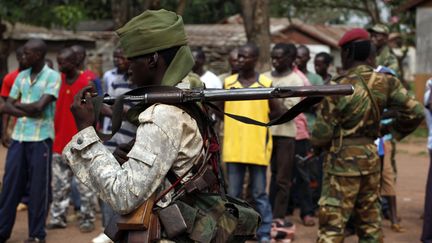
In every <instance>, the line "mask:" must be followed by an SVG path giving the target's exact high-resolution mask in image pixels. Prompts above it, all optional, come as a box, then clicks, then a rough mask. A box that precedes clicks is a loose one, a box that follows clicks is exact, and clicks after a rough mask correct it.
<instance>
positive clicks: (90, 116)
mask: <svg viewBox="0 0 432 243" xmlns="http://www.w3.org/2000/svg"><path fill="white" fill-rule="evenodd" d="M93 96H95V90H94V87H93V86H91V85H89V86H87V87H85V88H84V89H82V90H81V91H80V92H78V94H76V95H75V97H74V102H73V104H72V106H71V112H72V114H73V116H74V118H75V123H76V125H77V128H78V130H79V131H81V130H83V129H84V128H87V127H89V126H93V125H94V124H95V121H96V119H95V114H94V107H93V103H92V101H91V98H92V97H93Z"/></svg>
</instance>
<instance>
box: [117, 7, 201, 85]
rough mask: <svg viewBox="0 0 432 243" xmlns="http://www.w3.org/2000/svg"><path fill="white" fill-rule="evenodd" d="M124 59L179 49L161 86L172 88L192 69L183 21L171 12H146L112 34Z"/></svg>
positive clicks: (162, 10) (192, 63) (191, 57)
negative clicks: (118, 40) (118, 42)
mask: <svg viewBox="0 0 432 243" xmlns="http://www.w3.org/2000/svg"><path fill="white" fill-rule="evenodd" d="M116 33H117V34H118V36H119V37H120V46H121V47H122V48H123V50H124V53H125V56H126V57H127V58H132V57H138V56H142V55H146V54H151V53H154V52H158V51H162V50H165V49H168V48H171V47H179V49H178V51H177V54H176V55H175V57H174V59H173V60H172V62H171V64H170V65H169V67H168V68H167V70H166V71H165V74H164V77H163V79H162V85H170V86H173V85H175V84H177V83H178V82H180V81H181V80H182V79H183V78H184V77H185V76H186V75H187V74H188V73H189V71H190V70H191V69H192V67H193V65H194V59H193V56H192V53H191V51H190V49H189V47H188V46H187V37H186V32H185V30H184V24H183V19H182V17H181V16H179V15H177V14H176V13H174V12H170V11H167V10H165V9H161V10H146V11H144V12H143V13H142V14H140V15H138V16H136V17H134V18H133V19H131V20H130V21H129V22H127V23H126V24H125V25H124V26H123V27H121V28H120V29H118V30H117V31H116Z"/></svg>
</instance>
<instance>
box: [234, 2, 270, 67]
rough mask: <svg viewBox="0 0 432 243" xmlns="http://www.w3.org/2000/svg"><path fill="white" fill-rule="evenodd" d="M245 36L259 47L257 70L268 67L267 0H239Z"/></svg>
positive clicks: (268, 29)
mask: <svg viewBox="0 0 432 243" xmlns="http://www.w3.org/2000/svg"><path fill="white" fill-rule="evenodd" d="M240 3H241V7H242V16H243V23H244V26H245V31H246V37H247V39H248V41H249V42H253V43H255V44H256V45H257V46H258V47H259V48H260V56H259V58H258V67H257V68H258V70H260V71H264V70H268V69H270V64H269V60H270V44H271V40H270V19H269V11H268V6H269V0H240Z"/></svg>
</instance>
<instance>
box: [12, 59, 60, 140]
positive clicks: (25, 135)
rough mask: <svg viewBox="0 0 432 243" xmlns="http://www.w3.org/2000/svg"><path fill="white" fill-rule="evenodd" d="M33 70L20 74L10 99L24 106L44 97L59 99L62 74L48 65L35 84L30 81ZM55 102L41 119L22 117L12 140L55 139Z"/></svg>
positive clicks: (48, 107) (48, 106) (47, 107)
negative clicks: (45, 95) (49, 96)
mask: <svg viewBox="0 0 432 243" xmlns="http://www.w3.org/2000/svg"><path fill="white" fill-rule="evenodd" d="M30 74H31V68H28V69H26V70H23V71H22V72H20V73H19V74H18V76H17V78H16V79H15V83H14V85H13V86H12V90H11V92H10V95H9V97H11V98H13V99H16V100H18V101H19V102H21V103H23V104H29V103H34V102H37V101H39V100H40V98H41V97H42V95H44V94H47V95H52V96H54V97H55V98H57V97H58V92H59V88H60V84H61V78H60V74H59V73H58V72H56V71H54V70H53V69H51V68H49V67H48V66H47V65H45V66H44V67H43V69H42V70H41V71H40V73H38V75H37V76H36V77H35V79H34V80H33V82H31V79H30ZM54 111H55V102H51V103H49V104H48V105H46V107H45V109H44V110H43V111H42V115H41V116H40V117H35V118H32V117H20V118H18V120H17V123H16V125H15V127H14V130H13V133H12V139H14V140H17V141H23V142H37V141H42V140H45V139H47V138H51V139H53V138H54Z"/></svg>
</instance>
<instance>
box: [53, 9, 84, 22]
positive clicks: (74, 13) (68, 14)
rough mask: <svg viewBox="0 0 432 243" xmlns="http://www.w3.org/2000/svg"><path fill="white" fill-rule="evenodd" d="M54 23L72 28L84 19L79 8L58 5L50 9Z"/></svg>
mask: <svg viewBox="0 0 432 243" xmlns="http://www.w3.org/2000/svg"><path fill="white" fill-rule="evenodd" d="M52 13H53V16H54V18H55V19H56V20H57V21H56V22H57V23H58V24H59V25H61V26H64V27H67V28H74V27H75V26H76V25H77V24H78V22H79V21H80V20H82V19H83V18H84V12H83V10H82V8H80V7H79V6H72V5H59V6H55V7H53V8H52Z"/></svg>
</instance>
